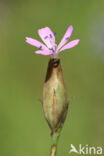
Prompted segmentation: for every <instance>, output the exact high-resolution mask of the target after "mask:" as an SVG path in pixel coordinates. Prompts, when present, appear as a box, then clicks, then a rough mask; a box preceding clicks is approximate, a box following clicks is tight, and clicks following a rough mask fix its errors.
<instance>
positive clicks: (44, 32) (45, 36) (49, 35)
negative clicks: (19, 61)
mask: <svg viewBox="0 0 104 156" xmlns="http://www.w3.org/2000/svg"><path fill="white" fill-rule="evenodd" d="M72 32H73V27H72V26H69V27H68V29H67V31H66V33H65V35H64V37H63V38H62V40H61V42H60V43H59V45H58V46H57V44H56V43H55V36H56V33H53V32H52V31H51V29H50V28H49V27H45V28H42V29H39V30H38V34H39V36H40V38H41V39H42V41H43V42H44V43H45V44H43V43H41V42H39V41H37V40H35V39H32V38H30V37H26V42H27V43H29V44H31V45H33V46H35V47H37V48H38V49H39V50H37V51H36V52H35V53H36V54H42V55H51V56H52V57H53V58H55V57H56V56H58V54H59V53H60V52H61V51H63V50H66V49H70V48H73V47H75V46H76V45H77V44H78V43H79V41H80V39H76V40H73V41H70V42H68V40H69V39H70V37H71V34H72ZM67 42H68V43H67Z"/></svg>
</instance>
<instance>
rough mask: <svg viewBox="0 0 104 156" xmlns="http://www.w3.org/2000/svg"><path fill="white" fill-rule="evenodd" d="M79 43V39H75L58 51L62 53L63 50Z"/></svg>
mask: <svg viewBox="0 0 104 156" xmlns="http://www.w3.org/2000/svg"><path fill="white" fill-rule="evenodd" d="M79 41H80V39H76V40H73V41H71V42H69V43H68V44H66V45H65V46H64V47H63V48H61V49H60V52H61V51H63V50H66V49H70V48H73V47H75V46H76V45H78V43H79Z"/></svg>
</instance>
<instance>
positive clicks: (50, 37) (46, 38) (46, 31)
mask: <svg viewBox="0 0 104 156" xmlns="http://www.w3.org/2000/svg"><path fill="white" fill-rule="evenodd" d="M38 34H39V36H40V37H41V39H42V40H43V42H44V43H45V44H46V45H47V47H48V48H52V47H53V45H54V44H55V36H54V33H53V32H52V31H51V29H50V28H49V27H45V28H42V29H39V30H38Z"/></svg>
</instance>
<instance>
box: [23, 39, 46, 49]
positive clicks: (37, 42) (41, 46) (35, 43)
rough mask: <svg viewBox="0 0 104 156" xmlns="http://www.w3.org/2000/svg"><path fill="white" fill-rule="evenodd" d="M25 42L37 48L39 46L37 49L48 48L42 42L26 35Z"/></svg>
mask: <svg viewBox="0 0 104 156" xmlns="http://www.w3.org/2000/svg"><path fill="white" fill-rule="evenodd" d="M26 42H27V43H29V44H31V45H33V46H35V47H37V48H39V49H44V50H45V49H46V50H48V48H47V47H46V46H45V45H44V44H42V43H41V42H39V41H37V40H35V39H32V38H30V37H26Z"/></svg>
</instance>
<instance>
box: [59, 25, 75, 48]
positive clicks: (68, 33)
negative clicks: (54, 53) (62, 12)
mask: <svg viewBox="0 0 104 156" xmlns="http://www.w3.org/2000/svg"><path fill="white" fill-rule="evenodd" d="M72 32H73V27H72V25H70V26H69V27H68V29H67V31H66V33H65V35H64V37H63V38H62V40H61V42H60V43H59V45H58V47H57V50H59V49H60V48H61V47H62V46H63V45H64V44H65V43H66V42H68V40H69V38H70V36H71V34H72Z"/></svg>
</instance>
